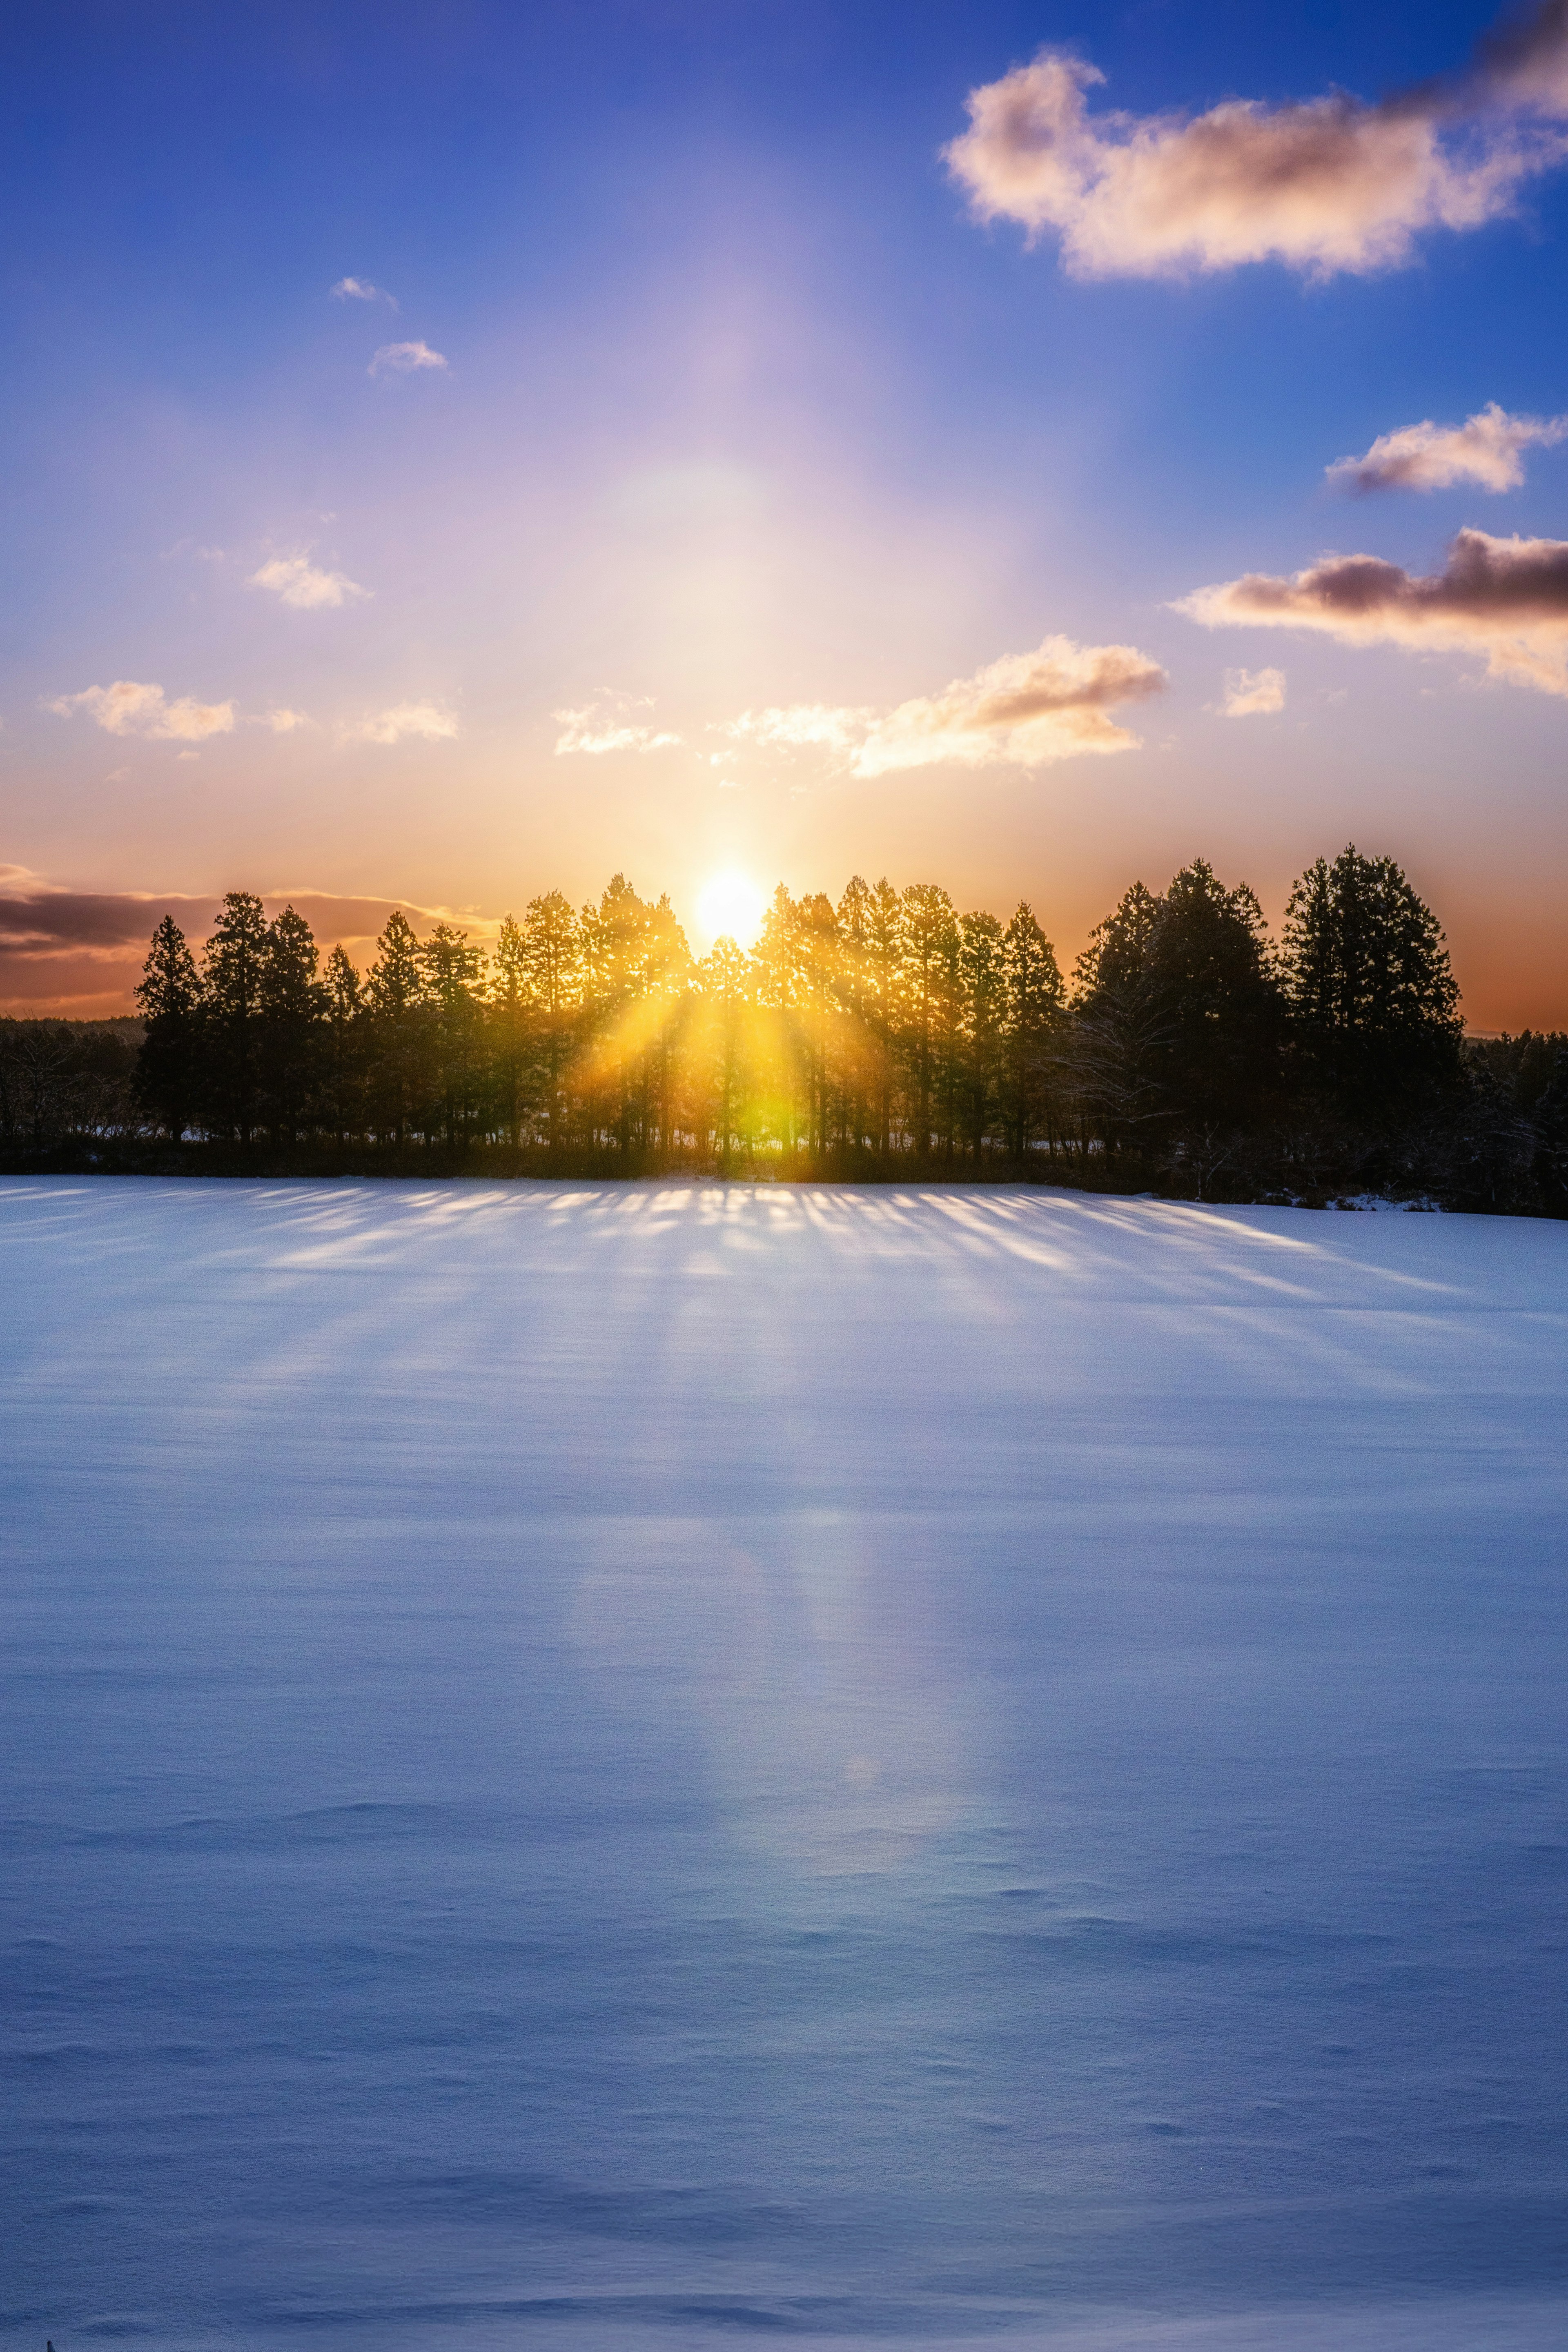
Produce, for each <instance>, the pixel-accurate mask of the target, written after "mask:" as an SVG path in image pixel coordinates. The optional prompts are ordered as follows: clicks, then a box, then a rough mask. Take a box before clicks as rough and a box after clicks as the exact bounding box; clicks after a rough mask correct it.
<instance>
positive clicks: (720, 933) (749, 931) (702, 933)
mask: <svg viewBox="0 0 1568 2352" xmlns="http://www.w3.org/2000/svg"><path fill="white" fill-rule="evenodd" d="M766 905H767V900H766V898H764V896H763V892H762V891H761V890H759V889H758V887H757V886H756V884H755V883H754V882H753V881H752V879H751V877H750V876H749V875H746V874H741V873H738V872H736V871H735V870H734V869H732V868H731V869H730V870H729V871H727V872H725V873H722V874H715V875H712V876H710V878H709V879H708V880H707V881H706V882H705V883H704V884H703V885H702V887H701V889H700V892H699V893H698V898H697V920H696V922H695V923H694V924H693V926H692V929H693V932H694V934H695V943H696V944H698V945H700V946H701V947H710V946H711V945H712V943H713V941H714V940H721V939H731V940H734V942H735V944H736V946H737V947H742V948H749V947H750V946H751V945H752V941H753V940H755V938H756V936H757V932H758V929H760V927H761V924H762V919H763V908H765V907H766Z"/></svg>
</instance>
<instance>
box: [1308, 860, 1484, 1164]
mask: <svg viewBox="0 0 1568 2352" xmlns="http://www.w3.org/2000/svg"><path fill="white" fill-rule="evenodd" d="M1284 968H1285V979H1286V988H1287V992H1288V994H1289V1002H1290V1010H1291V1015H1292V1024H1293V1027H1294V1031H1295V1035H1296V1038H1297V1041H1298V1046H1299V1050H1300V1055H1301V1059H1302V1062H1303V1065H1304V1067H1305V1070H1306V1073H1307V1075H1308V1076H1309V1078H1310V1079H1311V1080H1312V1081H1313V1082H1315V1083H1316V1084H1317V1085H1318V1086H1320V1087H1322V1088H1323V1089H1324V1090H1325V1091H1326V1093H1327V1094H1328V1096H1329V1097H1330V1098H1331V1100H1332V1101H1333V1102H1334V1103H1335V1104H1337V1106H1338V1107H1339V1108H1341V1109H1342V1111H1344V1112H1345V1113H1346V1114H1347V1115H1349V1116H1350V1117H1351V1118H1356V1119H1361V1120H1364V1121H1367V1122H1368V1123H1370V1124H1372V1125H1373V1126H1378V1125H1382V1124H1384V1123H1386V1122H1387V1121H1389V1120H1391V1119H1397V1118H1401V1117H1404V1116H1405V1115H1407V1114H1409V1113H1410V1112H1411V1111H1412V1109H1413V1108H1415V1106H1416V1104H1417V1103H1418V1102H1419V1101H1420V1100H1421V1099H1422V1098H1423V1097H1430V1096H1431V1095H1432V1094H1433V1093H1434V1091H1436V1094H1438V1095H1441V1094H1442V1093H1444V1092H1446V1091H1448V1090H1451V1088H1452V1087H1454V1086H1455V1084H1456V1083H1457V1081H1458V1071H1459V1041H1460V1038H1461V1036H1462V1035H1463V1033H1464V1023H1463V1020H1462V1019H1461V1017H1460V1014H1459V1009H1458V1003H1459V991H1458V983H1457V982H1456V981H1455V979H1454V975H1453V971H1452V969H1451V967H1450V965H1449V961H1448V954H1447V949H1446V948H1445V947H1444V945H1443V932H1442V928H1441V926H1440V925H1439V923H1438V921H1437V919H1436V915H1434V914H1433V912H1432V910H1431V908H1429V907H1427V906H1426V905H1425V904H1424V903H1423V901H1422V900H1421V899H1420V898H1418V897H1417V895H1416V893H1415V890H1414V889H1413V888H1412V887H1411V885H1410V884H1409V882H1408V881H1407V880H1406V879H1405V876H1404V874H1403V873H1402V872H1401V871H1400V869H1399V867H1398V866H1396V865H1395V864H1394V860H1393V858H1392V857H1375V858H1373V857H1363V856H1361V855H1360V853H1359V852H1358V850H1357V849H1356V847H1355V845H1354V843H1353V842H1352V844H1350V845H1349V846H1348V847H1346V848H1345V849H1342V851H1341V852H1340V855H1339V856H1338V857H1336V858H1335V860H1334V862H1333V864H1332V865H1331V866H1329V865H1327V864H1325V862H1324V860H1323V859H1322V858H1321V857H1320V858H1319V859H1318V860H1317V861H1316V863H1315V864H1313V865H1312V866H1309V867H1308V869H1307V871H1306V873H1305V874H1303V875H1302V876H1301V877H1300V880H1299V881H1298V882H1297V884H1296V886H1295V887H1294V889H1293V890H1292V891H1291V893H1290V898H1289V904H1288V906H1287V908H1286V913H1285V936H1284Z"/></svg>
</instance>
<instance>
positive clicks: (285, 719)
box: [266, 709, 310, 735]
mask: <svg viewBox="0 0 1568 2352" xmlns="http://www.w3.org/2000/svg"><path fill="white" fill-rule="evenodd" d="M266 723H267V725H268V727H270V728H271V730H272V732H273V733H274V735H292V733H293V732H294V730H295V728H296V727H309V725H310V719H309V717H308V716H307V714H306V713H305V712H304V711H303V710H287V709H284V710H269V711H268V713H267V720H266Z"/></svg>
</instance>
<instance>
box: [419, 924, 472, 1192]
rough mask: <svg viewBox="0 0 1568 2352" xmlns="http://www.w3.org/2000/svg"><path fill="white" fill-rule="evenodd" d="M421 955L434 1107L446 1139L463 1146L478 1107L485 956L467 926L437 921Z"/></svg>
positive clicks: (420, 948) (466, 1143) (422, 945)
mask: <svg viewBox="0 0 1568 2352" xmlns="http://www.w3.org/2000/svg"><path fill="white" fill-rule="evenodd" d="M418 957H419V969H420V972H421V974H422V976H423V980H424V989H423V992H422V1002H423V1006H424V1009H425V1012H426V1036H427V1038H428V1042H429V1045H430V1048H431V1056H432V1068H431V1072H430V1076H431V1080H432V1082H433V1083H432V1090H433V1093H434V1096H435V1101H434V1102H433V1104H432V1106H431V1108H432V1109H433V1111H434V1113H435V1116H436V1118H437V1121H438V1123H439V1125H440V1128H441V1129H442V1132H443V1134H444V1135H445V1138H446V1140H447V1142H448V1143H449V1144H453V1145H455V1146H456V1147H457V1148H458V1150H464V1149H466V1147H467V1145H468V1140H469V1138H470V1136H471V1134H472V1132H473V1128H474V1122H475V1119H476V1117H477V1114H478V1109H479V1087H480V1076H481V1067H482V1064H481V1054H480V1038H481V1026H482V1013H481V1010H480V990H481V988H482V985H483V972H484V956H483V954H482V953H481V951H480V950H479V949H478V948H477V947H475V946H474V945H473V944H472V943H471V941H470V940H469V938H468V933H467V932H466V931H460V930H458V929H456V927H455V926H454V925H453V924H451V923H437V925H436V926H435V929H433V930H432V931H431V933H430V936H429V938H428V939H427V940H424V941H423V942H422V943H421V945H420V947H419V949H418Z"/></svg>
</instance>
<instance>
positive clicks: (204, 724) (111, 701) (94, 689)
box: [46, 677, 234, 743]
mask: <svg viewBox="0 0 1568 2352" xmlns="http://www.w3.org/2000/svg"><path fill="white" fill-rule="evenodd" d="M46 708H47V709H50V710H54V711H58V714H59V716H60V717H61V718H62V719H68V718H69V717H70V716H71V714H72V712H73V711H77V710H85V711H86V713H87V714H88V717H89V719H96V720H97V721H98V724H99V725H100V727H101V728H102V729H103V730H104V732H105V733H106V734H108V735H146V736H151V737H152V738H153V740H155V741H159V742H185V743H199V742H201V741H202V740H203V739H204V738H205V737H206V736H208V735H229V734H232V733H233V731H234V705H233V703H232V702H194V701H193V700H192V699H191V698H190V696H189V695H183V696H182V697H181V698H180V699H179V700H178V701H177V702H168V701H165V699H164V697H163V688H162V687H161V686H139V685H138V684H136V682H135V681H134V680H133V679H132V678H128V677H121V678H116V680H115V681H114V684H113V685H112V686H89V687H84V688H83V689H82V691H81V692H80V693H79V694H62V695H60V696H58V698H57V699H56V700H55V701H53V702H51V703H48V704H47V706H46Z"/></svg>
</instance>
